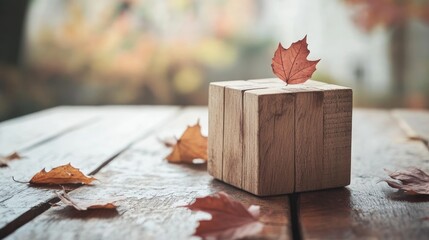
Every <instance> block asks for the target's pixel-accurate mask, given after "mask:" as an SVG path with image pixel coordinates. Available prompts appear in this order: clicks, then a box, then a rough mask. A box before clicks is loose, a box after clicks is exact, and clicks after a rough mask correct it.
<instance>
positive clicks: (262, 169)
mask: <svg viewBox="0 0 429 240" xmlns="http://www.w3.org/2000/svg"><path fill="white" fill-rule="evenodd" d="M244 102H245V104H244V161H243V188H244V189H245V190H246V191H249V192H251V193H254V194H256V195H259V196H264V195H278V194H285V193H292V192H293V191H294V184H295V168H294V167H295V164H294V153H295V142H294V137H293V136H294V129H295V126H294V121H293V119H295V116H294V113H295V108H294V107H295V96H294V94H287V93H285V92H284V91H282V90H280V89H259V90H250V91H246V92H245V94H244Z"/></svg>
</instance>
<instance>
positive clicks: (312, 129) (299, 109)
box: [208, 79, 352, 196]
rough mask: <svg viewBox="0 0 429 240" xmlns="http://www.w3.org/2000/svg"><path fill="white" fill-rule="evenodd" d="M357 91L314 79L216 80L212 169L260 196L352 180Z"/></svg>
mask: <svg viewBox="0 0 429 240" xmlns="http://www.w3.org/2000/svg"><path fill="white" fill-rule="evenodd" d="M351 126H352V90H351V89H350V88H346V87H341V86H337V85H332V84H325V83H321V82H317V81H312V80H309V81H307V82H306V83H304V84H297V85H288V86H285V84H284V83H283V82H282V81H280V80H278V79H260V80H248V81H229V82H215V83H211V84H210V88H209V139H208V141H209V143H208V145H209V149H208V157H209V159H208V171H209V173H210V174H211V175H212V176H214V177H215V178H217V179H219V180H221V181H224V182H226V183H228V184H231V185H233V186H235V187H238V188H241V189H244V190H246V191H248V192H251V193H253V194H255V195H259V196H268V195H277V194H286V193H293V192H303V191H311V190H319V189H326V188H334V187H342V186H346V185H348V184H349V183H350V166H351V131H352V129H351Z"/></svg>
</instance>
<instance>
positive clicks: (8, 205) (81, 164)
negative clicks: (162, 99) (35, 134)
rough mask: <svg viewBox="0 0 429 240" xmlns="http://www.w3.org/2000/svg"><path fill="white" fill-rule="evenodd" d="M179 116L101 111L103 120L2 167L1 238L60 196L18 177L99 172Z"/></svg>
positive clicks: (149, 110)
mask: <svg viewBox="0 0 429 240" xmlns="http://www.w3.org/2000/svg"><path fill="white" fill-rule="evenodd" d="M75 110H77V111H80V110H79V109H75ZM106 110H107V111H106ZM93 111H94V109H93ZM177 111H178V108H176V107H110V108H100V112H99V118H98V121H94V122H93V123H91V124H87V125H85V126H82V127H81V128H79V129H77V130H75V131H71V132H68V133H67V134H64V135H62V136H60V137H57V138H55V139H52V140H51V141H48V142H45V143H44V144H42V145H37V146H36V147H34V148H31V149H29V150H26V151H22V152H20V153H21V155H23V156H24V158H23V159H21V160H15V161H11V162H10V164H9V167H8V168H0V216H2V217H1V218H0V229H1V230H0V234H2V235H3V234H4V233H7V232H9V231H11V230H13V229H14V227H15V226H16V225H19V224H22V223H23V222H25V221H26V220H27V219H28V218H31V217H32V216H34V215H37V214H39V210H40V209H45V208H46V207H47V206H48V205H47V203H48V202H49V200H51V199H52V198H54V197H55V194H54V192H53V190H52V189H42V188H40V189H39V188H34V187H29V186H27V185H26V184H22V183H17V182H14V181H12V177H14V178H15V179H17V180H20V181H29V180H30V179H31V177H32V176H33V175H34V174H35V173H36V172H38V171H40V170H41V169H43V168H45V167H46V168H52V167H56V166H59V165H62V164H67V163H72V164H73V165H74V166H76V167H78V168H80V169H81V170H82V171H83V172H84V173H86V174H89V173H92V172H94V171H97V169H98V168H99V167H101V166H103V164H105V163H107V162H108V161H109V160H110V159H112V158H113V157H114V156H115V155H117V154H119V153H120V152H121V151H123V150H124V149H125V148H126V147H128V146H129V144H131V143H132V142H133V141H135V140H137V139H138V138H139V137H142V136H144V135H145V134H147V133H148V132H150V131H153V130H154V129H153V128H154V127H155V126H157V125H158V124H160V123H162V122H163V121H166V120H167V119H168V118H169V117H172V116H173V115H174V114H175V113H176V112H177ZM30 124H31V122H30ZM45 128H46V129H48V128H49V125H45ZM0 236H1V235H0Z"/></svg>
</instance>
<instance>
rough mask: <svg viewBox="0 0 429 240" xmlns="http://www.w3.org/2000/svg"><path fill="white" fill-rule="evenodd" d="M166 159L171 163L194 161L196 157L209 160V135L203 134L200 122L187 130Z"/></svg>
mask: <svg viewBox="0 0 429 240" xmlns="http://www.w3.org/2000/svg"><path fill="white" fill-rule="evenodd" d="M166 159H167V160H168V161H169V162H171V163H192V161H193V160H194V159H203V160H205V161H207V137H205V136H203V135H202V134H201V126H200V123H199V122H197V124H195V125H194V126H189V127H188V128H187V129H186V130H185V132H184V133H183V135H182V136H181V137H180V138H179V139H178V140H177V142H176V144H175V145H174V147H173V150H172V152H171V153H170V154H169V155H168V156H167V157H166Z"/></svg>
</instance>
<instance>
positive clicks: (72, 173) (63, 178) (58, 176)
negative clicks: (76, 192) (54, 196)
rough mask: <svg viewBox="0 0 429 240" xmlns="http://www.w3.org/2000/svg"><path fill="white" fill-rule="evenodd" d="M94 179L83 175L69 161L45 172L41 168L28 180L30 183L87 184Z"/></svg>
mask: <svg viewBox="0 0 429 240" xmlns="http://www.w3.org/2000/svg"><path fill="white" fill-rule="evenodd" d="M94 180H96V178H94V177H88V176H85V174H83V173H82V172H81V171H80V170H79V169H77V168H75V167H73V166H72V165H71V164H70V163H69V164H66V165H62V166H58V167H56V168H53V169H52V170H51V171H49V172H46V171H45V169H42V170H41V171H40V172H38V173H36V174H35V175H34V176H33V177H32V178H31V180H30V184H83V185H89V184H91V182H92V181H94Z"/></svg>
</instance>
